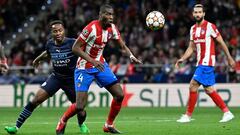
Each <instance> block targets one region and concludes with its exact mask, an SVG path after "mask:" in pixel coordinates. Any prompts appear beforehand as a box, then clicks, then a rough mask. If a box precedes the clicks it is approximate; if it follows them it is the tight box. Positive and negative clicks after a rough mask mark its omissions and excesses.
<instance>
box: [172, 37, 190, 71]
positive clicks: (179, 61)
mask: <svg viewBox="0 0 240 135" xmlns="http://www.w3.org/2000/svg"><path fill="white" fill-rule="evenodd" d="M193 52H194V43H193V41H192V40H190V41H189V45H188V48H187V50H186V51H185V53H184V54H183V56H182V57H181V58H180V59H178V60H177V62H176V64H175V67H176V68H179V64H180V63H182V62H183V61H185V60H186V59H188V58H189V57H190V56H191V55H192V54H193Z"/></svg>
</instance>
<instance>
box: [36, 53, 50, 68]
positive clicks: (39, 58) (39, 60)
mask: <svg viewBox="0 0 240 135" xmlns="http://www.w3.org/2000/svg"><path fill="white" fill-rule="evenodd" d="M49 58H50V56H49V54H48V53H47V51H44V52H42V53H41V54H40V55H39V56H38V57H37V58H36V59H34V61H33V67H35V68H37V67H38V65H39V64H40V63H41V62H42V61H43V60H47V59H49Z"/></svg>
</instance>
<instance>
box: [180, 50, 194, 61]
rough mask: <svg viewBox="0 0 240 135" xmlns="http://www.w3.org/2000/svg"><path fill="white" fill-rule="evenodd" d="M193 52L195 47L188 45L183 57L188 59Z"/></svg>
mask: <svg viewBox="0 0 240 135" xmlns="http://www.w3.org/2000/svg"><path fill="white" fill-rule="evenodd" d="M192 54H193V49H192V48H191V47H188V48H187V50H186V51H185V53H184V54H183V56H182V57H181V59H183V60H186V59H188V58H189V57H190V56H191V55H192Z"/></svg>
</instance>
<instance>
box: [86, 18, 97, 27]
mask: <svg viewBox="0 0 240 135" xmlns="http://www.w3.org/2000/svg"><path fill="white" fill-rule="evenodd" d="M98 23H99V21H98V20H93V21H91V22H90V23H88V25H87V26H86V27H92V26H93V25H96V24H98Z"/></svg>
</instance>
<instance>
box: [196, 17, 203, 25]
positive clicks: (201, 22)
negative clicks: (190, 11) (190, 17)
mask: <svg viewBox="0 0 240 135" xmlns="http://www.w3.org/2000/svg"><path fill="white" fill-rule="evenodd" d="M203 22H204V19H202V21H200V22H196V24H197V26H201V25H202V24H203Z"/></svg>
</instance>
